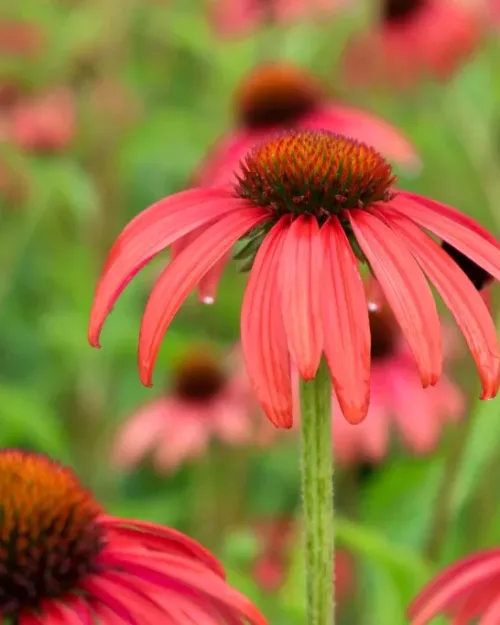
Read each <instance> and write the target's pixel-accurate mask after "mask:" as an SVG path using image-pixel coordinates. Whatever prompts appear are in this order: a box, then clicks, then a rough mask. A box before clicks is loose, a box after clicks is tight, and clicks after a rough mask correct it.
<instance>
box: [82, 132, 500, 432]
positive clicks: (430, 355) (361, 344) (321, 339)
mask: <svg viewBox="0 0 500 625" xmlns="http://www.w3.org/2000/svg"><path fill="white" fill-rule="evenodd" d="M395 183H396V177H395V176H394V175H393V173H392V169H391V167H390V165H389V164H388V163H387V162H386V161H385V159H384V158H383V157H382V156H381V155H380V154H379V153H378V152H377V151H376V150H375V149H373V148H372V147H369V146H367V145H365V144H363V143H360V142H359V141H356V140H354V139H348V138H347V137H344V136H342V135H337V134H333V133H330V132H326V131H311V130H302V131H288V132H284V133H281V134H278V135H276V136H273V137H269V138H268V139H267V140H266V141H264V142H263V143H262V144H260V145H259V146H257V147H255V148H254V149H253V150H252V151H251V152H250V153H249V154H248V156H247V157H246V158H245V160H244V161H243V163H242V166H241V171H240V174H239V181H238V183H237V185H235V186H233V187H224V188H204V189H190V190H187V191H183V192H181V193H178V194H175V195H173V196H171V197H168V198H165V199H163V200H160V201H159V202H157V203H156V204H153V205H152V206H151V207H149V208H148V209H146V210H145V211H143V212H142V213H140V214H139V215H137V216H136V217H135V218H134V219H133V220H132V221H131V222H130V223H129V224H128V226H126V227H125V229H124V230H123V232H122V233H121V234H120V236H119V237H118V239H117V241H116V242H115V244H114V245H113V247H112V249H111V251H110V253H109V256H108V259H107V261H106V264H105V266H104V270H103V273H102V276H101V278H100V280H99V283H98V285H97V290H96V293H95V299H94V303H93V307H92V311H91V318H90V325H89V335H88V336H89V341H90V343H91V345H93V346H95V347H98V346H99V336H100V333H101V329H102V326H103V324H104V321H105V319H106V317H107V316H108V314H109V313H110V312H111V310H112V308H113V306H114V304H115V302H116V300H117V298H118V296H119V295H120V293H121V292H122V290H123V289H124V288H125V286H126V285H127V284H128V282H129V281H130V280H131V279H132V278H133V277H134V276H135V275H136V274H137V272H138V271H140V269H142V268H143V267H144V266H145V265H146V264H147V263H148V262H149V261H150V260H151V259H152V258H153V257H154V256H156V254H158V253H159V252H160V251H161V250H163V249H165V248H167V247H168V246H169V245H171V244H172V243H174V242H175V241H176V240H178V239H179V238H181V237H183V236H185V235H186V234H189V233H190V232H193V231H195V230H196V229H197V236H196V237H195V238H194V240H192V242H190V243H189V244H188V245H187V246H186V247H185V248H184V249H183V250H182V251H181V252H180V253H179V254H178V255H176V256H175V258H174V259H173V260H172V261H171V262H170V264H169V265H168V266H167V267H166V268H165V269H164V271H163V273H162V274H161V275H160V277H159V278H158V280H157V282H156V284H155V286H154V287H153V290H152V292H151V295H150V297H149V300H148V303H147V305H146V309H145V312H144V316H143V319H142V324H141V330H140V338H139V372H140V378H141V380H142V382H143V384H145V385H147V386H149V385H151V383H152V375H153V369H154V365H155V362H156V358H157V355H158V351H159V349H160V345H161V342H162V338H163V335H164V334H165V332H166V330H167V328H168V327H169V325H170V323H171V321H172V319H173V318H174V316H175V314H176V313H177V311H178V310H179V308H180V306H181V305H182V303H183V301H184V300H185V299H186V297H187V296H188V294H189V292H190V291H191V290H192V289H193V288H194V287H196V285H197V284H198V283H199V282H200V280H201V279H202V278H203V277H204V276H206V274H207V272H209V271H210V270H211V269H212V268H213V267H214V266H215V265H216V264H217V263H219V262H220V261H221V260H222V259H224V258H225V257H226V256H227V254H228V253H229V252H230V250H231V248H232V247H233V246H234V244H235V243H236V242H237V241H239V240H240V239H244V241H245V247H244V248H243V249H242V250H240V252H239V254H238V257H239V258H242V259H245V260H246V264H247V268H248V266H249V264H251V265H252V266H251V270H250V275H249V280H248V284H247V286H246V291H245V295H244V300H243V309H242V316H241V336H242V348H243V354H244V358H245V362H246V368H247V371H248V374H249V377H250V381H251V383H252V386H253V388H254V391H255V393H256V396H257V398H258V400H259V401H260V403H261V405H262V406H263V408H264V410H265V412H266V414H267V416H268V417H269V419H270V420H271V421H272V422H273V423H274V424H275V425H276V426H277V427H285V428H290V427H291V426H292V423H293V416H292V414H293V406H292V403H293V402H292V384H291V371H292V365H293V366H295V368H296V369H297V371H298V373H299V375H300V376H301V377H302V378H303V379H304V380H311V379H312V378H314V376H315V375H316V371H317V369H318V367H319V364H320V361H321V359H322V356H323V355H324V356H325V357H326V362H327V364H328V367H329V370H330V373H331V379H332V382H333V386H334V390H335V393H336V396H337V398H338V401H339V405H340V408H341V410H342V413H343V414H344V416H345V417H346V418H347V420H348V421H350V422H351V423H359V422H360V421H362V420H363V419H364V418H365V416H366V414H367V411H368V406H369V395H370V361H371V358H370V325H369V318H368V307H367V303H366V297H365V293H364V287H363V281H362V279H361V276H360V273H359V268H358V265H359V263H360V262H361V263H366V264H368V266H369V268H370V269H371V271H372V273H373V274H374V276H375V277H376V279H377V280H378V282H379V284H380V287H381V289H382V292H383V293H384V296H385V298H386V299H387V302H388V305H389V306H390V307H391V308H392V310H393V312H394V315H395V317H396V320H397V322H398V323H399V325H400V327H401V330H402V333H403V335H404V337H405V338H406V341H407V342H408V345H409V349H410V351H411V353H412V355H413V357H414V359H415V362H416V365H417V368H418V371H419V374H420V379H421V383H422V385H423V386H424V387H427V386H433V385H434V384H436V382H437V381H438V379H439V377H440V375H441V368H442V348H441V327H440V322H439V316H438V312H437V308H436V304H435V301H434V297H433V295H432V292H431V290H430V288H429V284H428V282H427V279H426V278H428V279H429V280H430V281H431V282H432V283H433V284H434V286H435V288H436V290H437V291H438V292H439V293H440V295H441V297H442V299H443V300H444V303H445V304H446V305H447V306H448V308H449V309H450V310H451V312H452V314H453V315H454V316H455V319H456V321H457V323H458V325H459V327H460V329H461V331H462V333H463V335H464V337H465V339H466V341H467V343H468V345H469V348H470V350H471V352H472V355H473V357H474V359H475V362H476V366H477V369H478V371H479V375H480V378H481V382H482V387H483V388H482V394H481V397H482V398H483V399H488V398H491V397H494V396H495V395H496V394H497V392H498V388H499V385H500V351H499V346H498V340H497V336H496V331H495V326H494V323H493V321H492V319H491V317H490V314H489V312H488V309H487V307H486V305H485V303H484V301H483V299H482V298H481V296H480V295H479V293H478V292H477V290H476V289H475V288H474V286H473V284H472V283H471V282H470V280H469V279H468V278H467V276H466V275H465V274H464V273H463V271H462V270H461V269H460V268H459V266H458V265H457V264H456V263H455V262H454V261H453V260H452V259H451V258H450V256H449V255H448V254H447V253H446V252H444V251H443V250H442V249H441V247H440V246H439V244H438V243H437V242H435V241H434V239H433V238H431V237H430V236H429V235H428V234H427V232H426V231H427V230H428V231H430V232H431V233H433V234H434V235H436V236H437V237H440V238H442V239H443V240H445V241H448V242H449V243H450V244H452V245H453V247H455V248H456V249H458V250H459V251H461V252H462V253H463V254H465V255H466V256H468V257H469V258H471V259H472V260H473V261H474V262H475V263H476V264H478V265H479V266H480V267H483V269H485V270H486V271H488V273H490V274H491V275H492V276H494V277H495V278H496V279H498V277H500V244H499V243H498V242H497V241H496V239H495V238H494V237H493V236H492V235H490V234H489V233H488V231H487V230H485V229H484V228H482V227H481V226H480V225H479V224H477V223H476V222H475V221H474V220H472V219H471V218H470V217H468V216H466V215H462V214H461V213H460V212H458V211H457V210H456V209H454V208H451V207H449V206H446V205H445V204H442V203H440V202H436V201H434V200H431V199H428V198H425V197H423V196H419V195H417V194H415V193H410V192H407V191H399V190H396V188H395ZM424 229H425V231H424Z"/></svg>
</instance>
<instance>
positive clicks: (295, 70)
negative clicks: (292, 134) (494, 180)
mask: <svg viewBox="0 0 500 625" xmlns="http://www.w3.org/2000/svg"><path fill="white" fill-rule="evenodd" d="M235 111H236V122H237V127H236V128H235V129H234V130H232V131H231V132H230V133H229V134H227V135H226V136H224V137H222V138H221V139H220V140H219V141H218V142H217V143H216V144H215V146H214V148H213V150H212V151H211V153H209V155H208V157H207V158H206V159H205V161H204V162H203V163H202V165H201V167H200V170H199V171H198V172H197V174H196V175H195V177H194V179H193V183H194V184H193V186H218V185H223V184H226V183H227V182H235V180H236V173H237V169H238V165H239V162H240V161H241V159H242V158H243V157H244V156H245V154H247V152H248V151H249V149H250V148H252V147H253V146H254V145H255V144H256V143H258V142H260V141H262V140H263V139H265V138H266V137H267V136H268V135H269V134H270V133H271V132H276V131H279V130H283V129H286V128H293V127H300V128H311V129H318V130H331V131H333V132H338V133H340V134H343V135H345V136H348V137H353V138H356V139H360V140H363V141H366V142H367V143H368V144H369V145H373V147H375V148H376V149H377V150H379V151H380V152H382V153H383V154H385V155H386V156H387V158H389V159H393V160H395V161H399V162H401V163H402V164H404V165H407V166H410V167H415V166H418V164H419V159H418V157H417V155H416V152H415V150H414V148H413V146H412V145H411V143H410V142H409V141H408V139H407V138H406V137H405V136H404V135H403V133H402V132H400V131H399V130H396V129H395V128H394V127H393V126H391V125H390V124H389V123H387V122H386V121H384V120H383V119H381V118H380V117H378V116H376V115H372V114H371V113H367V112H366V111H362V110H360V109H357V108H354V107H350V106H346V105H342V104H340V103H338V102H335V101H331V100H329V99H328V96H327V94H326V89H325V87H324V86H323V85H322V84H321V82H320V81H319V80H318V79H317V78H316V77H315V76H314V75H313V74H311V73H310V72H308V71H307V70H306V69H304V68H301V67H300V66H297V65H295V64H293V63H289V62H285V61H280V62H274V63H263V64H261V65H258V66H257V67H255V68H254V69H253V70H252V71H251V72H250V73H249V74H248V75H247V76H245V77H244V79H243V80H242V82H241V84H240V85H239V87H238V88H237V90H236V93H235Z"/></svg>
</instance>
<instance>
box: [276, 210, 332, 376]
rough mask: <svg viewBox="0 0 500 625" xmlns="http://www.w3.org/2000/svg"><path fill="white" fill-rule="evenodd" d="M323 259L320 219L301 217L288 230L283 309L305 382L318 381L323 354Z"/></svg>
mask: <svg viewBox="0 0 500 625" xmlns="http://www.w3.org/2000/svg"><path fill="white" fill-rule="evenodd" d="M323 258H324V254H323V248H322V246H321V240H320V235H319V227H318V221H317V219H316V218H315V217H309V216H305V215H301V216H300V217H298V218H297V219H295V220H294V221H293V222H292V224H291V225H290V227H289V228H288V231H287V235H286V238H285V243H284V245H283V252H282V261H281V302H282V303H281V306H282V311H283V323H284V326H285V331H286V335H287V338H288V348H289V350H290V354H291V356H292V361H293V362H294V363H295V365H296V367H297V369H298V371H299V373H300V375H301V376H302V378H304V380H312V379H313V378H314V376H315V375H316V371H317V369H318V367H319V363H320V360H321V354H322V352H323V328H322V324H321V279H322V270H323Z"/></svg>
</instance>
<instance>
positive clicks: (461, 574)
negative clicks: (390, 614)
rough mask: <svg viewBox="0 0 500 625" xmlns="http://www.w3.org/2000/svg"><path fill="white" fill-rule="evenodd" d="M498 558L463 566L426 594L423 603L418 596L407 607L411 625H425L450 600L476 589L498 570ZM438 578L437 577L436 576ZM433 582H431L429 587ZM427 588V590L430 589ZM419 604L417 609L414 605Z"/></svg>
mask: <svg viewBox="0 0 500 625" xmlns="http://www.w3.org/2000/svg"><path fill="white" fill-rule="evenodd" d="M499 566H500V560H499V559H498V558H496V559H490V558H488V559H485V560H484V561H482V562H479V563H477V564H476V565H475V566H472V567H467V568H464V569H462V570H460V571H458V572H457V575H456V576H455V577H453V578H452V579H450V580H449V582H448V584H446V585H445V586H442V587H439V588H438V590H436V591H435V592H433V593H432V594H431V593H430V592H429V593H428V594H427V599H426V601H425V602H424V603H423V602H422V601H421V600H420V599H419V598H418V597H417V600H416V601H417V602H418V603H416V604H413V605H411V606H410V608H409V613H410V615H411V618H412V621H411V623H412V625H425V624H426V623H428V622H429V621H430V620H431V619H432V618H434V617H435V616H436V615H437V614H439V613H440V612H441V611H443V610H445V609H446V608H447V607H448V606H449V605H450V603H451V602H453V601H455V600H457V599H459V598H463V597H464V596H467V595H468V594H469V593H470V592H474V591H476V592H477V591H478V590H480V589H481V587H482V586H483V585H484V583H485V582H487V581H488V580H489V579H491V577H492V576H493V575H497V574H498V571H499ZM438 580H439V578H438ZM432 586H433V584H432V583H431V588H432ZM431 588H429V590H431ZM417 605H418V606H419V607H418V609H417V607H416V606H417Z"/></svg>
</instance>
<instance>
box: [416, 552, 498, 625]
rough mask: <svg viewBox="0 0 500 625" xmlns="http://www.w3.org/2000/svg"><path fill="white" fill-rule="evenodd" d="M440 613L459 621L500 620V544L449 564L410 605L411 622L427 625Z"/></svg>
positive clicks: (491, 624) (459, 624) (461, 624)
mask: <svg viewBox="0 0 500 625" xmlns="http://www.w3.org/2000/svg"><path fill="white" fill-rule="evenodd" d="M439 614H443V615H445V616H448V617H449V618H450V620H451V622H452V623H453V624H454V625H455V624H456V625H473V623H480V624H481V625H497V623H500V548H498V547H497V548H495V549H488V550H486V551H481V552H478V553H475V554H473V555H471V556H468V557H467V558H463V559H462V560H459V561H458V562H456V563H455V564H453V565H451V566H449V567H447V568H446V569H445V570H444V571H443V572H442V573H440V574H439V575H438V576H437V577H436V578H434V579H433V580H432V581H431V582H429V584H428V585H427V586H426V587H425V588H424V589H423V590H422V592H421V593H420V594H419V595H418V596H417V598H416V599H415V600H414V601H413V603H412V604H411V605H410V607H409V609H408V615H409V617H410V619H411V625H426V624H427V623H430V622H431V621H433V619H434V618H436V617H437V616H438V615H439Z"/></svg>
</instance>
